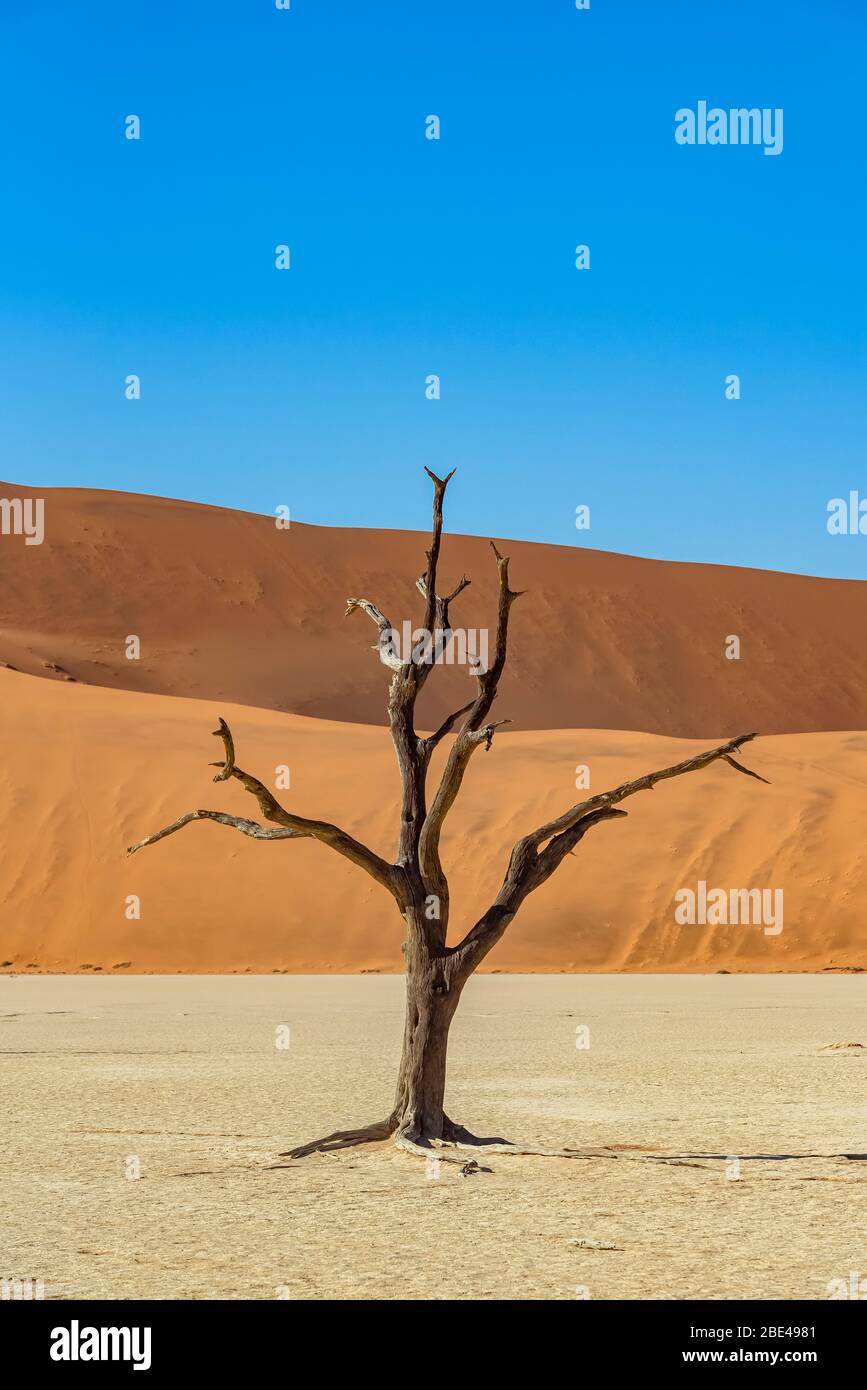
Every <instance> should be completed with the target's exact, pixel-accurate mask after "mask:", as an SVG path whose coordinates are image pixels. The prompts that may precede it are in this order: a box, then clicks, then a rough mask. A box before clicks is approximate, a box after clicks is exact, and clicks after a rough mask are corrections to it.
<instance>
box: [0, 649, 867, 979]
mask: <svg viewBox="0 0 867 1390" xmlns="http://www.w3.org/2000/svg"><path fill="white" fill-rule="evenodd" d="M0 707H2V710H3V719H2V721H0V740H2V748H0V843H2V846H3V850H2V869H0V961H2V962H4V963H6V966H5V968H6V969H9V968H15V969H26V968H27V967H28V966H35V967H38V968H42V969H49V970H77V969H80V968H83V967H84V966H88V967H94V966H98V967H101V968H102V969H103V970H104V971H110V970H112V969H114V968H123V969H127V970H131V971H150V970H154V971H227V970H239V971H244V970H251V971H270V970H275V969H282V970H297V971H331V970H334V971H350V970H362V969H367V970H385V971H387V970H398V969H400V968H401V965H402V960H401V955H400V943H401V940H402V923H401V921H400V919H399V917H398V915H397V912H396V909H395V908H394V905H393V904H392V902H391V900H390V899H389V898H388V897H387V895H386V894H385V893H384V892H383V891H382V890H381V889H379V888H378V887H377V886H376V885H375V884H374V883H373V882H372V881H371V880H369V879H368V878H367V876H366V875H364V874H363V873H361V872H360V871H359V870H356V869H354V868H353V867H352V866H351V865H349V864H346V863H345V862H344V861H343V860H341V859H340V858H339V857H338V856H336V855H334V854H333V853H332V852H331V851H329V850H328V849H327V848H325V847H324V846H321V845H318V844H316V843H312V842H308V841H301V842H297V843H295V842H292V843H279V842H277V843H272V844H268V843H264V844H263V843H255V842H253V841H250V840H247V839H245V838H244V837H243V836H241V835H239V834H238V833H237V832H235V831H233V830H229V829H226V828H224V827H222V826H219V825H216V824H208V823H202V824H193V825H191V826H188V827H187V828H186V829H184V830H182V831H180V832H179V833H178V834H176V835H173V836H171V837H170V838H168V839H166V840H164V841H162V842H161V843H159V844H157V845H155V846H152V847H150V848H148V849H147V850H145V851H143V852H142V853H140V854H138V855H136V856H135V857H134V858H132V859H127V858H126V857H125V854H124V849H125V847H126V846H127V845H129V844H131V843H133V842H134V841H136V840H138V839H140V838H142V837H143V836H144V835H146V834H149V833H151V832H153V831H155V830H157V829H158V828H160V827H162V826H163V825H165V824H167V823H168V822H170V821H172V820H174V819H175V817H177V816H178V815H180V814H182V813H183V812H185V811H188V810H192V809H195V808H197V807H210V808H213V809H217V810H228V811H231V812H234V813H236V814H242V815H248V816H253V815H255V814H256V813H257V808H256V807H255V804H254V803H253V802H252V800H251V798H250V797H249V796H247V795H246V793H245V792H244V791H243V789H242V788H241V787H240V786H239V785H238V784H237V783H235V782H231V783H227V784H218V785H214V784H213V783H212V782H211V778H212V776H213V773H212V770H211V769H209V768H208V766H207V764H208V762H209V761H210V760H212V759H214V758H216V757H218V756H219V753H220V745H219V743H218V742H217V741H216V740H215V739H212V738H211V737H210V731H211V730H212V729H213V728H214V727H215V723H216V715H217V713H222V714H224V715H226V717H227V718H228V719H229V720H230V722H231V724H232V727H233V731H234V734H235V738H236V743H237V747H238V758H239V762H240V764H241V765H242V766H245V767H247V768H248V769H249V770H250V771H253V772H255V773H256V774H257V775H259V776H260V777H261V778H262V779H263V780H265V781H269V780H273V777H274V771H275V769H276V768H277V766H278V765H281V764H286V765H288V766H289V768H290V777H291V787H290V790H289V791H287V792H284V793H281V795H282V796H283V797H284V798H285V801H286V804H288V805H290V806H292V807H294V808H295V809H297V810H298V811H299V812H301V813H302V814H305V815H311V816H318V817H327V818H329V819H333V820H336V821H337V822H339V823H340V824H343V825H344V826H345V827H346V828H347V829H348V830H350V831H351V832H353V833H354V834H356V835H358V836H360V837H361V838H363V839H365V840H367V842H368V843H370V844H371V845H372V846H373V847H374V848H376V849H377V850H379V851H380V852H381V853H383V854H386V855H389V856H390V855H391V853H392V852H393V845H394V839H395V823H396V796H397V777H396V772H395V770H394V765H393V757H392V751H391V747H390V743H389V739H388V735H387V733H386V732H385V731H384V730H379V729H376V728H371V727H369V726H363V725H349V724H337V723H327V722H325V721H322V720H314V719H308V718H304V717H301V716H296V715H287V714H280V713H276V712H274V711H269V710H257V709H253V708H249V707H246V706H242V707H233V706H231V705H228V704H226V703H224V702H221V703H220V704H219V706H215V705H214V704H213V702H211V701H199V700H192V699H177V698H169V697H165V696H157V695H152V694H146V693H137V692H125V691H113V690H108V689H105V688H96V687H87V686H84V685H74V684H60V683H57V682H53V681H47V680H39V679H35V678H33V677H30V676H27V675H22V674H17V673H13V672H10V671H0ZM724 732H728V730H719V729H716V730H715V729H709V730H706V731H705V735H704V738H703V739H702V740H701V741H696V740H689V741H683V740H677V739H673V738H662V737H658V736H655V735H650V734H643V733H623V732H616V731H615V732H612V731H598V730H594V731H582V730H577V729H576V730H565V731H564V730H556V731H537V732H533V733H528V732H519V733H515V734H513V735H512V736H511V737H510V738H508V739H498V740H497V741H496V742H495V744H494V747H493V749H492V751H491V752H490V753H488V754H484V753H479V754H478V755H477V756H476V758H475V759H474V761H473V764H472V766H471V768H470V770H469V772H468V775H467V778H466V780H465V784H464V793H463V795H462V797H461V799H460V800H459V802H458V804H457V805H456V807H455V808H454V810H453V812H452V815H451V818H450V820H449V822H448V826H447V834H446V836H445V840H444V850H445V863H446V867H447V870H448V871H449V873H450V877H451V882H452V893H453V926H454V931H455V932H456V933H457V932H460V931H462V930H463V929H465V928H466V927H467V926H469V925H470V924H471V923H472V921H473V920H474V917H475V916H476V915H477V914H478V913H480V912H481V911H482V910H483V909H484V907H485V906H486V905H487V904H488V902H489V901H490V899H491V898H492V896H493V895H494V894H495V893H496V890H497V887H498V885H499V882H500V879H501V877H502V873H503V870H504V868H505V864H506V860H507V857H508V852H509V849H510V847H511V845H512V843H513V842H514V840H515V839H516V838H517V837H518V836H519V835H520V834H522V833H525V832H526V831H527V830H528V829H530V828H532V827H533V826H534V825H536V824H540V823H541V822H542V821H543V820H546V819H547V818H549V817H550V816H551V815H553V814H556V813H559V812H560V811H562V810H565V809H566V807H567V806H569V805H571V804H572V803H573V802H574V801H575V800H578V799H579V793H577V792H576V791H575V768H576V765H577V764H579V763H586V764H587V765H588V766H589V767H590V770H591V778H592V782H591V790H592V791H601V790H604V789H605V788H606V787H609V786H613V785H616V784H617V783H618V782H620V781H623V780H625V779H626V778H627V777H631V776H634V775H638V774H640V773H642V772H647V771H651V770H653V769H655V768H659V767H664V766H667V765H669V764H670V763H672V762H675V761H677V760H679V759H680V758H682V757H684V756H687V755H688V754H689V753H690V752H692V751H697V749H698V748H700V747H701V746H712V745H713V744H714V743H716V742H718V741H719V736H720V735H721V734H722V733H724ZM749 762H750V765H751V766H752V767H754V768H755V769H756V770H758V771H761V773H762V774H763V775H764V776H766V777H769V778H770V779H771V781H772V785H771V786H762V785H761V784H759V783H757V782H752V781H749V780H747V779H746V778H744V777H741V776H739V775H738V774H736V773H735V772H733V771H732V770H730V769H729V768H726V767H725V766H723V765H717V766H715V767H713V768H711V769H709V770H707V771H705V772H701V773H697V774H692V775H689V776H687V777H684V778H682V779H679V780H677V781H673V782H670V783H666V784H663V785H662V786H660V787H657V789H656V790H655V791H654V792H652V793H650V794H646V793H645V794H644V795H641V796H636V797H635V798H633V799H632V800H630V801H629V803H628V809H629V815H628V818H627V819H625V820H621V821H617V822H614V823H609V824H606V825H601V826H599V827H597V828H596V829H594V830H593V831H592V832H591V833H590V834H589V835H588V837H587V838H586V839H585V841H584V842H583V843H582V844H581V845H580V846H579V847H578V849H577V850H576V852H575V856H574V858H570V859H568V860H567V861H566V862H565V864H564V865H563V866H562V867H561V869H560V870H559V871H558V873H557V874H556V875H555V877H554V878H553V879H552V880H551V881H550V882H549V883H548V884H547V885H546V886H545V887H544V888H542V889H541V890H539V891H538V892H537V893H536V894H534V895H533V896H531V897H530V898H529V899H528V900H527V902H526V904H525V905H524V907H523V909H522V911H521V914H520V915H519V917H518V918H517V919H516V921H515V922H514V923H513V925H512V926H511V927H510V929H509V931H508V932H507V933H506V936H505V937H504V939H503V941H502V942H501V943H500V944H499V946H498V947H497V948H496V949H495V951H494V952H493V953H492V954H491V956H490V957H489V958H488V962H487V967H488V968H490V969H492V970H511V971H517V970H549V971H554V970H576V971H606V970H614V971H617V970H636V971H660V970H666V971H701V970H721V969H726V970H752V971H774V970H806V969H814V970H815V969H823V968H826V967H833V968H842V967H853V966H862V965H864V966H867V952H865V948H864V945H863V917H864V901H865V888H867V852H865V851H864V849H863V844H862V836H861V833H860V828H861V826H862V824H863V806H864V797H865V788H867V734H864V733H814V734H794V735H784V736H777V737H768V738H762V739H761V740H758V741H757V742H756V743H755V744H753V745H752V746H751V748H750V749H749ZM699 879H704V880H706V881H707V882H708V883H709V884H710V885H712V886H722V887H725V888H726V889H729V888H732V887H735V888H752V887H772V888H781V889H783V891H784V904H785V919H784V928H783V931H782V932H781V933H780V934H779V935H773V936H772V935H766V934H765V933H764V932H763V931H762V928H761V927H760V926H725V927H724V926H710V925H707V926H700V925H696V926H679V925H677V924H676V923H675V921H674V902H673V900H674V894H675V892H676V891H677V890H678V889H679V888H681V887H693V888H695V886H696V884H697V881H698V880H699ZM131 895H135V896H137V897H138V898H139V899H140V903H141V915H140V919H138V920H130V919H129V918H128V916H127V915H126V914H127V903H128V899H129V898H130V896H131Z"/></svg>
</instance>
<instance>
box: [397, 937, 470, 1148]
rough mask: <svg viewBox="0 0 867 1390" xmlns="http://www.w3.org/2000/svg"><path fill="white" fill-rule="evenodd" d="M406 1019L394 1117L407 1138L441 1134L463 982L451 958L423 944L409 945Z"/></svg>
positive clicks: (403, 1135)
mask: <svg viewBox="0 0 867 1390" xmlns="http://www.w3.org/2000/svg"><path fill="white" fill-rule="evenodd" d="M406 956H407V965H406V1021H405V1024H404V1033H403V1052H402V1054H401V1059H400V1070H399V1072H398V1079H397V1091H396V1093H395V1098H394V1111H393V1113H392V1120H393V1123H394V1129H395V1132H396V1133H397V1134H399V1135H400V1136H401V1137H402V1138H405V1139H411V1140H415V1141H418V1140H421V1139H441V1138H442V1135H443V1121H444V1114H445V1111H444V1103H445V1090H446V1057H447V1052H448V1041H449V1028H450V1026H451V1021H452V1018H453V1017H454V1013H455V1010H456V1008H457V1006H458V1000H459V999H460V995H461V987H462V986H461V985H459V984H458V982H457V981H456V980H453V979H452V978H451V975H450V971H449V970H448V968H447V967H448V963H449V960H448V957H447V956H446V957H437V956H430V955H429V954H428V952H427V949H426V947H425V946H424V944H423V943H418V944H416V945H415V946H413V945H412V944H411V943H408V944H407V951H406Z"/></svg>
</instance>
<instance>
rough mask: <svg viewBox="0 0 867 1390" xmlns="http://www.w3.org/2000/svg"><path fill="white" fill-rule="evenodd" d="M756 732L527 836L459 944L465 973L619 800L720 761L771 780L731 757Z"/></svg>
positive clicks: (610, 816)
mask: <svg viewBox="0 0 867 1390" xmlns="http://www.w3.org/2000/svg"><path fill="white" fill-rule="evenodd" d="M755 737H756V735H755V734H741V735H739V737H738V738H733V739H731V740H730V741H729V742H728V743H724V744H721V745H720V746H719V747H718V748H710V749H708V750H707V751H706V752H704V753H698V754H696V756H695V757H693V758H686V759H685V760H684V761H683V762H681V763H675V764H674V765H673V766H672V767H665V768H662V769H661V770H660V771H659V772H649V773H647V774H646V775H645V776H644V777H638V778H636V779H635V781H633V782H623V783H621V785H620V786H619V787H615V788H614V790H613V791H610V792H601V793H600V794H599V795H598V796H592V797H589V798H588V799H587V800H586V801H581V802H578V803H577V804H576V805H575V806H571V807H570V808H569V810H568V811H565V812H564V813H563V815H562V816H558V817H557V818H556V820H551V821H547V822H546V823H545V824H544V825H540V826H539V828H538V829H537V830H534V831H532V832H531V833H530V834H529V835H525V836H524V837H523V839H520V840H519V841H518V842H517V844H516V845H515V847H514V849H513V850H512V854H511V858H510V860H509V867H508V869H507V871H506V876H505V878H504V880H503V885H502V887H501V889H500V891H499V893H498V894H497V897H496V899H495V901H494V903H493V904H492V906H491V907H490V908H489V909H488V911H487V912H486V913H485V915H484V916H483V917H482V918H481V919H480V920H479V921H478V922H477V923H476V924H475V926H474V927H473V928H472V929H471V930H470V931H469V932H468V933H467V935H466V936H465V937H464V939H463V941H461V942H460V944H459V945H458V946H456V947H455V954H456V956H457V957H458V960H459V969H460V972H461V973H462V974H464V973H471V972H472V971H473V970H475V969H476V967H477V966H478V964H479V963H480V961H482V960H483V959H484V957H485V956H486V955H487V954H488V951H490V949H491V947H492V946H494V945H496V943H497V942H498V941H499V939H500V937H501V936H502V935H503V932H504V931H505V930H506V927H507V926H508V925H509V922H510V921H511V920H512V918H513V917H514V915H515V913H516V912H517V910H518V908H519V907H520V906H521V903H522V902H523V901H524V899H525V898H526V897H527V895H528V894H529V893H532V892H534V891H535V889H537V888H539V887H541V885H542V884H543V883H546V882H547V880H548V879H549V878H550V877H551V875H552V874H553V873H554V871H555V869H557V868H559V866H560V864H562V862H563V860H564V859H565V858H566V856H567V855H568V854H571V852H572V850H573V849H574V848H575V846H576V845H577V844H578V843H579V841H580V840H582V839H583V838H584V836H585V835H586V834H587V831H588V830H590V829H592V827H593V826H594V825H599V824H601V822H602V821H606V820H614V819H615V818H617V817H620V816H625V815H626V814H627V813H626V812H625V811H620V810H618V809H617V803H618V802H620V801H625V800H626V798H627V797H629V796H634V795H635V794H636V792H641V791H651V790H652V789H653V787H654V786H655V785H656V783H657V782H663V781H665V780H666V779H667V778H669V777H682V776H683V775H684V774H685V773H687V772H698V771H699V770H700V769H701V768H704V767H709V766H710V764H711V763H714V762H717V761H718V760H719V761H722V762H726V763H728V764H729V766H730V767H733V768H735V770H736V771H738V772H742V773H744V774H745V775H746V776H747V777H754V778H756V779H757V780H758V781H759V782H767V778H765V777H760V776H759V774H758V773H757V772H753V771H752V770H751V769H750V768H747V767H743V766H742V764H741V763H739V762H737V761H736V760H735V759H734V758H733V757H732V754H733V753H736V752H737V751H738V750H739V749H740V748H741V747H742V746H743V744H745V743H749V742H750V740H751V739H754V738H755Z"/></svg>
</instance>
